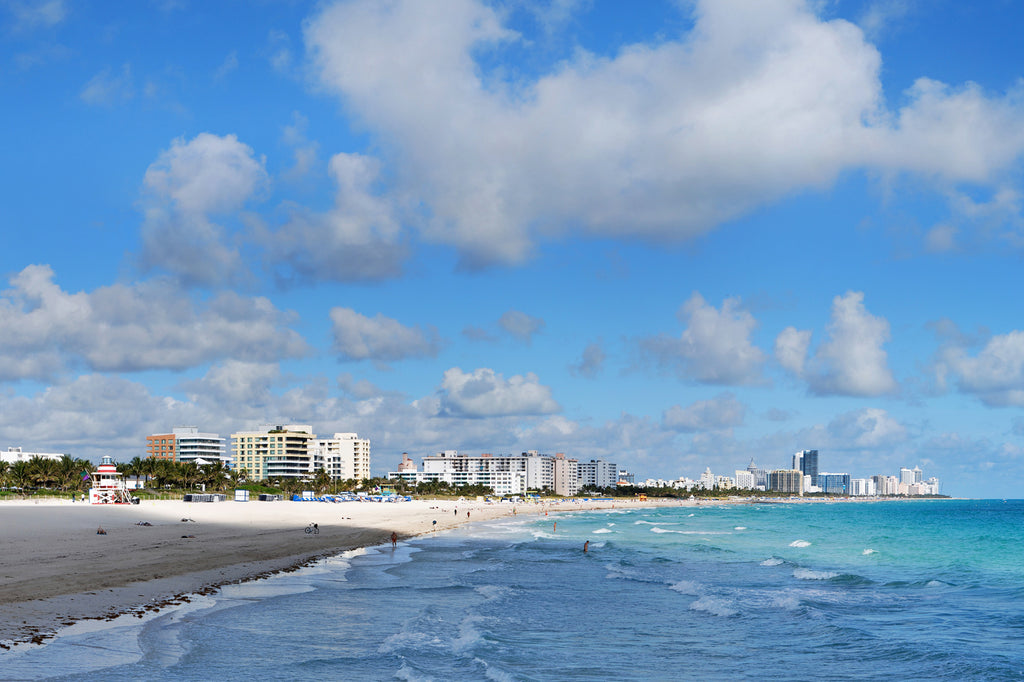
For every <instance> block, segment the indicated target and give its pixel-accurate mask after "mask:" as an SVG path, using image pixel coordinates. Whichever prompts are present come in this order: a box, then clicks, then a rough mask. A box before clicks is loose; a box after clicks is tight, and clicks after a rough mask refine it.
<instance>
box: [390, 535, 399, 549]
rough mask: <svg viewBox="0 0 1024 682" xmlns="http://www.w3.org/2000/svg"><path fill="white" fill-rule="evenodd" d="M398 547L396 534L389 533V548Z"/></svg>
mask: <svg viewBox="0 0 1024 682" xmlns="http://www.w3.org/2000/svg"><path fill="white" fill-rule="evenodd" d="M395 547H398V533H396V532H395V531H391V548H392V549H394V548H395Z"/></svg>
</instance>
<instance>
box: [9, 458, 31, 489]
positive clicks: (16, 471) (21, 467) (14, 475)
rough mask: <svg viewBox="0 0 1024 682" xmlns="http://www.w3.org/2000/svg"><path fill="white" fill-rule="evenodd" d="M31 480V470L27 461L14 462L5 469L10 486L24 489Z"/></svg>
mask: <svg viewBox="0 0 1024 682" xmlns="http://www.w3.org/2000/svg"><path fill="white" fill-rule="evenodd" d="M31 481H32V471H31V468H30V467H29V465H28V462H25V461H20V462H15V463H14V464H12V465H11V467H10V469H8V470H7V482H8V483H10V485H11V487H14V488H21V489H22V490H24V489H25V488H26V487H27V486H28V484H29V483H30V482H31Z"/></svg>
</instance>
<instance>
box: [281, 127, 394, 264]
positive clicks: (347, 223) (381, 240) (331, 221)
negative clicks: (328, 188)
mask: <svg viewBox="0 0 1024 682" xmlns="http://www.w3.org/2000/svg"><path fill="white" fill-rule="evenodd" d="M304 149H306V150H307V151H310V148H309V147H308V146H307V147H304ZM311 153H312V154H313V155H314V156H315V149H313V150H312V152H311ZM296 163H302V161H301V159H299V158H298V157H297V160H296ZM293 170H294V169H293ZM329 170H330V174H331V177H332V178H334V180H335V182H336V183H337V186H338V191H337V195H336V197H335V206H334V208H333V209H331V210H330V211H327V212H326V213H319V214H318V213H313V212H311V211H307V210H304V209H303V210H299V209H296V210H295V211H294V212H293V214H292V215H291V217H290V219H289V221H288V222H287V224H285V225H284V226H283V227H281V228H280V229H279V230H276V231H273V232H267V233H266V234H265V235H264V236H263V237H262V239H261V241H262V242H263V244H264V246H265V247H266V248H267V251H268V256H267V262H268V264H270V265H271V267H273V268H274V269H275V273H276V274H277V275H278V276H279V277H280V278H282V279H283V280H289V279H299V280H318V279H330V280H336V281H358V280H373V279H383V278H387V277H394V276H397V275H398V274H400V273H401V264H402V262H403V261H404V260H405V257H406V254H407V249H406V247H405V245H404V244H403V243H402V229H401V222H400V220H399V217H398V215H397V213H396V209H395V207H394V204H393V202H392V201H391V199H389V198H388V197H386V196H383V195H379V194H377V193H376V192H375V185H376V182H377V177H378V174H379V173H380V163H379V162H378V161H377V160H376V159H373V158H371V157H368V156H363V155H361V154H344V153H342V154H335V155H334V156H333V157H331V160H330V164H329Z"/></svg>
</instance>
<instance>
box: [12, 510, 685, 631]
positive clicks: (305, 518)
mask: <svg viewBox="0 0 1024 682" xmlns="http://www.w3.org/2000/svg"><path fill="white" fill-rule="evenodd" d="M658 504H659V503H658V502H634V501H628V500H616V501H615V502H571V501H566V502H559V503H551V504H519V505H516V506H515V513H517V514H543V513H545V512H548V513H550V512H557V511H575V510H580V509H600V508H607V507H611V506H613V505H614V506H616V507H618V508H625V507H631V506H648V507H653V506H657V505H658ZM669 504H672V505H673V506H678V505H680V504H693V503H681V502H679V501H672V502H670V503H669ZM456 510H457V511H458V514H456ZM512 514H513V507H512V505H510V504H489V503H484V502H475V501H473V502H452V501H432V500H414V501H411V502H401V503H373V502H348V503H340V504H331V503H323V502H290V501H288V502H285V501H282V502H256V501H250V502H233V501H229V502H217V503H191V502H172V501H159V502H158V501H146V502H143V503H141V504H139V505H119V506H107V505H104V506H98V505H97V506H92V505H88V504H82V503H72V502H67V501H56V500H55V501H38V502H36V501H24V502H22V501H11V502H0V538H2V540H3V548H4V551H3V553H2V555H0V647H8V646H10V645H11V644H14V643H17V642H26V641H42V640H43V639H44V638H46V637H47V636H49V635H51V634H53V633H54V632H55V631H56V630H57V629H59V628H60V627H62V626H65V625H69V624H71V623H73V622H75V621H77V620H81V619H85V618H113V617H115V616H117V615H120V614H123V613H128V612H133V611H134V612H137V613H140V614H141V613H142V612H143V611H146V610H154V609H159V608H161V607H162V606H165V605H167V604H169V603H174V602H176V601H178V600H180V599H182V598H187V596H186V595H188V594H194V593H200V592H204V591H208V590H215V589H216V588H217V587H218V586H220V585H224V584H227V583H232V582H238V581H243V580H250V579H254V578H258V577H260V576H264V575H268V574H271V573H275V572H278V571H284V570H289V569H292V568H295V567H297V566H301V565H303V564H305V563H308V562H310V561H313V560H316V559H318V558H320V557H325V556H330V555H333V554H336V553H338V552H341V551H345V550H349V549H354V548H357V547H368V546H373V545H379V544H384V543H386V542H390V537H391V534H392V532H394V533H397V534H398V536H399V538H401V539H405V538H409V537H413V536H417V535H423V534H429V533H433V532H439V531H444V530H447V529H450V528H453V527H455V526H458V525H461V524H465V523H472V522H476V521H485V520H490V519H495V518H500V517H505V516H511V515H512ZM435 521H436V523H435ZM312 523H316V524H317V525H318V529H319V532H318V533H316V534H307V533H306V532H305V528H306V526H307V525H309V524H312ZM140 524H149V525H140ZM99 528H102V529H103V530H104V531H106V533H105V534H97V530H98V529H99Z"/></svg>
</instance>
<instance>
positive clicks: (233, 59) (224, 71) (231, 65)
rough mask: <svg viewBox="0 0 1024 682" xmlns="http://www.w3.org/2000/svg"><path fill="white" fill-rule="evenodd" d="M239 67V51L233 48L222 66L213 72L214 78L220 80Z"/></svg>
mask: <svg viewBox="0 0 1024 682" xmlns="http://www.w3.org/2000/svg"><path fill="white" fill-rule="evenodd" d="M237 68H238V51H237V50H232V51H231V52H229V53H228V55H227V56H226V57H224V61H223V62H221V64H220V66H218V67H217V70H216V71H214V73H213V79H214V80H217V81H220V80H224V79H225V78H227V77H228V76H229V75H230V74H231V73H233V72H234V71H235V70H236V69H237Z"/></svg>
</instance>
